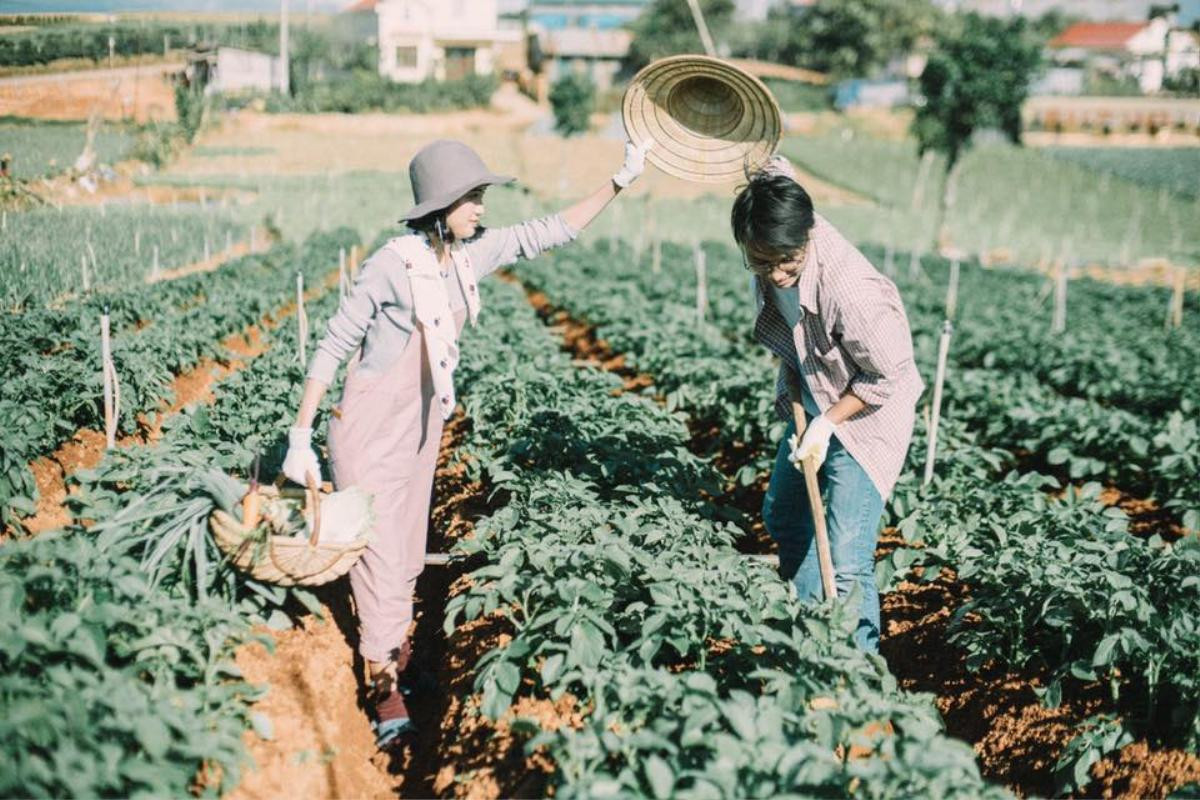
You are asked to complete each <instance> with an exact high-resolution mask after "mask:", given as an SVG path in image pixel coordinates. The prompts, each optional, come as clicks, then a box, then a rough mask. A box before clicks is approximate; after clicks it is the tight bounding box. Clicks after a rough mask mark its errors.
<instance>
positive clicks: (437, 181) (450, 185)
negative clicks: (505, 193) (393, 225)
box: [400, 139, 516, 222]
mask: <svg viewBox="0 0 1200 800" xmlns="http://www.w3.org/2000/svg"><path fill="white" fill-rule="evenodd" d="M408 178H409V180H410V181H411V182H412V193H413V202H415V203H416V205H415V206H413V207H412V208H410V209H409V210H408V213H407V214H405V215H404V216H403V217H401V218H400V221H401V222H409V221H411V220H414V219H420V218H421V217H424V216H426V215H427V214H432V213H433V212H435V211H441V210H442V209H443V208H447V207H449V206H450V205H451V204H453V203H454V201H455V200H457V199H458V198H460V197H462V196H463V195H464V194H466V193H467V192H469V191H471V190H472V189H478V188H479V187H480V186H492V185H494V184H501V183H512V182H513V181H514V180H516V178H513V177H510V176H508V175H496V174H495V173H493V172H492V171H491V170H489V169H488V168H487V166H486V165H485V164H484V163H483V159H482V158H480V157H479V154H478V153H476V152H475V151H474V150H472V149H471V148H469V147H467V146H466V145H465V144H463V143H462V142H455V141H453V140H450V139H438V140H437V141H434V142H430V143H429V144H427V145H425V146H424V147H422V148H421V149H420V150H418V151H417V154H416V155H415V156H413V160H412V161H411V162H409V165H408Z"/></svg>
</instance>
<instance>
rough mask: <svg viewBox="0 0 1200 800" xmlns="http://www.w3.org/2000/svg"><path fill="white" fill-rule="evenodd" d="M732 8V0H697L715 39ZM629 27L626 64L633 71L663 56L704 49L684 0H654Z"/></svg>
mask: <svg viewBox="0 0 1200 800" xmlns="http://www.w3.org/2000/svg"><path fill="white" fill-rule="evenodd" d="M733 9H734V6H733V0H700V11H701V12H702V13H703V14H704V21H705V23H707V24H708V29H709V31H710V32H711V33H712V35H713V38H714V39H716V40H717V41H718V42H721V41H723V39H724V36H723V32H724V31H725V30H726V29H728V27H729V26H730V25H731V24H732V22H733ZM632 31H633V42H632V43H631V44H630V46H629V55H628V56H627V57H626V65H627V66H628V67H629V68H630V69H632V70H635V71H636V70H639V69H641V68H642V67H644V66H646V65H647V64H649V63H650V62H651V61H653V60H654V59H656V58H662V57H663V56H673V55H676V54H678V53H703V52H704V45H703V44H702V43H701V42H700V32H699V31H697V30H696V22H695V20H694V19H692V12H691V10H690V9H689V8H688V4H687V2H686V0H654V2H653V3H651V4H650V5H649V6H648V7H647V8H646V10H645V11H643V12H642V13H641V15H640V16H638V18H637V19H636V20H635V21H634V23H633V26H632Z"/></svg>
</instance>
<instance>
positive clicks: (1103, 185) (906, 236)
mask: <svg viewBox="0 0 1200 800" xmlns="http://www.w3.org/2000/svg"><path fill="white" fill-rule="evenodd" d="M783 151H784V152H785V153H786V154H787V155H788V156H789V157H791V158H792V159H794V160H795V161H796V162H797V163H798V164H800V165H802V166H803V167H804V168H805V169H806V170H808V171H809V172H811V173H813V174H814V175H816V176H818V177H821V178H825V179H827V180H830V181H833V182H834V183H836V184H839V185H843V186H847V187H849V188H851V189H854V190H855V191H858V192H861V193H863V194H865V195H867V196H869V197H872V198H874V199H875V200H876V202H877V203H878V204H879V206H880V208H878V209H870V210H867V211H865V212H864V211H858V210H855V212H854V214H853V216H852V217H851V218H850V219H848V220H847V221H846V222H845V224H844V226H845V227H846V228H847V229H848V230H852V231H854V235H855V237H856V238H858V239H860V240H861V239H866V240H869V241H875V242H877V243H879V244H881V245H884V244H891V245H892V246H893V247H895V248H896V249H898V250H900V249H905V250H909V249H916V250H918V251H921V250H928V249H929V248H930V244H929V243H930V242H932V241H933V229H934V226H935V225H936V222H935V211H936V206H937V202H938V199H939V198H940V196H941V194H942V182H943V166H942V165H941V164H940V162H939V161H938V160H937V159H934V161H933V163H932V165H931V168H930V169H928V170H927V173H926V177H925V178H924V179H923V180H921V179H919V176H920V173H921V162H920V159H919V158H918V157H917V151H916V145H915V144H914V143H913V142H912V141H911V140H908V139H904V140H886V139H872V138H868V137H865V136H863V135H861V134H860V133H857V132H855V130H854V129H853V128H850V127H846V128H844V129H842V131H840V132H830V133H827V134H822V135H819V136H805V137H792V138H790V139H789V140H788V141H787V142H786V143H785V145H784V147H783ZM1066 152H1069V151H1056V152H1055V153H1054V154H1053V157H1052V156H1051V155H1049V154H1045V153H1042V152H1040V151H1037V150H1033V149H1029V148H1017V147H1013V146H1011V145H1008V144H1003V143H988V144H981V145H979V146H977V147H975V148H973V149H972V150H970V151H968V153H967V154H966V155H965V156H964V160H963V166H962V174H961V177H960V180H959V189H958V198H959V199H958V202H957V208H956V211H955V213H954V214H953V216H952V217H951V219H950V233H951V236H952V238H953V240H954V244H955V245H957V246H958V247H960V248H963V249H965V250H967V251H969V252H971V253H979V252H986V251H990V250H992V249H997V248H1003V249H1004V250H1006V251H1008V258H1009V259H1010V260H1012V261H1015V262H1016V263H1023V264H1033V263H1036V262H1038V261H1043V260H1050V259H1053V258H1059V257H1063V258H1066V259H1067V260H1068V261H1072V262H1075V261H1081V260H1082V261H1092V262H1098V263H1101V264H1107V265H1113V266H1120V267H1130V266H1133V265H1134V264H1136V263H1137V262H1138V261H1139V260H1141V259H1143V258H1164V259H1168V260H1172V261H1174V262H1177V263H1193V262H1194V261H1195V260H1196V259H1197V257H1198V256H1200V252H1198V251H1197V246H1198V245H1197V239H1196V237H1195V235H1194V230H1193V229H1194V228H1195V224H1194V220H1196V219H1197V218H1200V204H1198V203H1197V199H1196V194H1195V190H1194V188H1193V189H1191V190H1190V191H1187V192H1184V191H1181V190H1180V183H1181V182H1187V181H1189V180H1191V179H1193V178H1194V176H1195V170H1194V168H1193V165H1194V163H1195V156H1194V155H1193V153H1194V151H1193V150H1187V149H1177V150H1164V151H1160V152H1159V153H1156V154H1155V155H1154V156H1153V158H1152V159H1143V157H1140V156H1133V157H1132V158H1131V159H1130V160H1128V161H1127V160H1125V159H1124V158H1121V159H1119V160H1120V163H1122V164H1126V165H1127V166H1126V167H1125V168H1123V169H1121V170H1119V171H1118V170H1117V169H1115V168H1107V167H1104V166H1103V164H1104V161H1103V160H1101V159H1091V160H1089V161H1086V162H1085V161H1082V160H1080V159H1077V158H1074V157H1069V158H1067V157H1062V154H1063V153H1066ZM1108 152H1109V154H1110V155H1109V157H1108V158H1107V160H1108V162H1109V163H1112V162H1113V161H1116V160H1118V159H1117V157H1116V156H1115V155H1112V154H1113V152H1114V151H1108ZM1144 161H1145V162H1152V163H1156V164H1157V165H1158V172H1159V173H1162V172H1164V171H1174V172H1175V173H1176V174H1177V175H1178V176H1179V177H1177V178H1175V179H1173V180H1172V182H1171V183H1169V184H1164V183H1162V182H1159V183H1156V184H1151V183H1149V182H1148V181H1146V180H1145V179H1144V178H1143V177H1141V176H1143V175H1144V174H1145V173H1144V172H1143V171H1142V164H1143V162H1144ZM839 222H840V220H839Z"/></svg>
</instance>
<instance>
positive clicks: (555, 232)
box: [467, 140, 651, 278]
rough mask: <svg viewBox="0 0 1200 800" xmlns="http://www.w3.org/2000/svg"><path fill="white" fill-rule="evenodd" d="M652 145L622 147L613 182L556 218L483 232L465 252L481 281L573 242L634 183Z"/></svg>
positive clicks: (553, 216)
mask: <svg viewBox="0 0 1200 800" xmlns="http://www.w3.org/2000/svg"><path fill="white" fill-rule="evenodd" d="M650 146H651V142H650V141H649V140H648V141H647V142H646V143H645V144H643V145H641V146H638V145H634V144H633V143H632V142H627V143H626V144H625V161H624V163H622V164H621V169H620V170H618V171H617V173H616V174H615V175H613V176H612V179H611V180H610V181H608V182H607V183H605V184H604V185H603V186H601V187H600V188H598V189H596V191H594V192H592V193H591V194H590V195H588V196H587V197H585V198H584V199H583V200H580V201H579V202H578V203H575V204H574V205H572V206H568V207H567V208H565V209H563V210H562V211H560V212H559V213H557V214H552V215H550V216H546V217H539V218H537V219H531V220H526V221H525V222H518V223H517V224H515V225H507V226H505V227H503V228H491V229H489V230H486V231H484V232H483V233H482V234H481V235H479V236H478V237H477V238H475V239H474V240H473V241H470V242H468V244H467V251H468V253H470V256H471V261H472V263H474V264H475V268H476V270H477V274H478V276H479V277H480V278H482V277H483V276H485V275H488V274H490V273H492V272H494V271H495V270H497V269H499V268H500V267H506V266H508V265H509V264H514V263H516V261H517V260H518V259H521V258H536V257H537V256H539V255H541V253H543V252H544V251H546V250H550V249H551V248H555V247H561V246H562V245H564V244H567V243H569V242H573V241H575V238H576V237H577V236H579V232H580V231H581V230H583V229H584V228H586V227H587V226H588V225H589V224H590V223H591V222H592V220H594V219H595V218H596V217H597V216H598V215H599V214H600V212H601V211H603V210H604V208H605V207H606V206H607V205H608V204H609V203H610V202H612V200H613V198H615V197H616V196H617V193H618V192H620V191H621V190H622V189H624V188H625V187H627V186H629V185H630V184H632V183H633V182H634V181H635V180H637V178H638V176H639V175H641V174H642V171H643V170H644V169H645V167H646V153H647V151H649V149H650Z"/></svg>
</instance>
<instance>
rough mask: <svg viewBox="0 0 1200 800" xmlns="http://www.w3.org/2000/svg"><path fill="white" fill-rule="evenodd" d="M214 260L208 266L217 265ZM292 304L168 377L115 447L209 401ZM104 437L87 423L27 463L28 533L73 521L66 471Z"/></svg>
mask: <svg viewBox="0 0 1200 800" xmlns="http://www.w3.org/2000/svg"><path fill="white" fill-rule="evenodd" d="M215 266H216V265H213V266H211V267H209V268H210V269H211V268H215ZM337 280H338V273H337V271H336V270H334V271H333V272H332V273H331V274H330V276H329V277H327V278H326V279H325V281H324V282H323V283H321V284H319V285H317V286H314V287H311V288H310V289H309V290H308V291H306V292H305V299H306V300H313V299H315V298H317V297H319V296H320V295H321V294H323V293H324V292H326V291H328V290H329V289H331V288H333V287H334V286H336V285H337ZM295 306H296V304H295V302H294V301H289V302H288V303H286V304H285V305H283V306H281V307H280V308H279V309H277V310H276V311H275V312H273V313H269V314H266V315H264V316H263V318H262V319H261V320H259V322H258V323H257V324H254V325H251V326H249V327H247V328H246V329H244V330H242V331H239V332H237V333H234V334H230V335H229V336H227V337H226V338H225V339H223V340H222V341H221V346H222V347H223V348H224V349H225V350H226V352H227V353H228V356H227V357H222V358H217V359H213V358H203V359H201V360H200V361H199V362H198V363H197V364H196V365H195V366H193V367H192V368H191V369H188V370H186V371H184V372H182V373H180V374H178V375H176V376H175V377H174V378H173V379H172V380H171V385H170V392H169V396H170V397H171V398H172V399H171V400H169V401H168V400H164V401H163V403H162V405H161V406H160V408H159V409H158V411H157V413H155V414H154V415H153V416H152V417H150V416H147V415H144V414H142V415H139V416H138V431H137V432H136V433H134V434H131V435H129V436H123V437H121V438H120V439H118V440H117V447H138V446H142V445H146V444H150V443H152V442H155V441H157V440H158V439H159V438H160V437H161V435H162V427H163V424H164V423H165V422H166V420H167V419H168V418H169V417H171V416H173V415H175V414H177V413H179V412H180V411H182V410H183V409H184V408H186V407H188V406H190V405H193V404H196V403H211V402H212V401H213V399H214V395H213V389H214V387H215V386H216V384H217V383H219V382H220V381H222V380H225V379H226V378H228V377H229V376H230V375H233V374H234V373H236V372H239V371H241V370H242V369H245V368H246V366H247V365H248V363H249V362H250V361H251V360H253V359H254V358H256V357H257V356H260V355H262V354H263V353H264V352H266V348H265V346H264V344H263V342H262V332H263V331H264V330H271V329H272V328H275V327H277V326H279V325H280V324H281V323H282V322H283V321H284V320H285V319H287V318H289V317H291V316H292V315H293V314H295V313H296V307H295ZM105 449H106V441H105V438H104V433H103V432H101V431H97V430H94V429H90V428H84V429H80V430H78V431H76V432H75V433H74V434H73V435H72V436H71V438H70V439H69V440H67V441H66V442H64V443H63V444H62V445H60V446H59V447H58V449H56V450H55V451H54V452H53V453H51V454H50V455H48V456H42V457H41V458H37V459H35V460H34V461H33V462H32V463H31V464H30V465H29V469H30V471H31V472H33V476H34V481H35V483H36V485H37V490H38V500H37V512H36V513H35V514H34V515H33V516H32V517H29V518H27V519H24V520H22V522H21V524H22V525H23V526H24V528H25V529H26V530H27V531H28V532H29V533H30V534H37V533H42V532H45V531H48V530H53V529H55V528H59V527H62V526H63V525H66V524H68V523H69V522H70V521H71V516H70V512H69V511H68V510H67V508H66V498H67V492H68V489H67V484H66V479H67V476H68V475H71V474H72V473H74V472H77V471H78V470H81V469H92V468H94V467H96V466H97V465H98V464H99V463H100V462H101V460H102V459H103V458H104V451H105Z"/></svg>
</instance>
